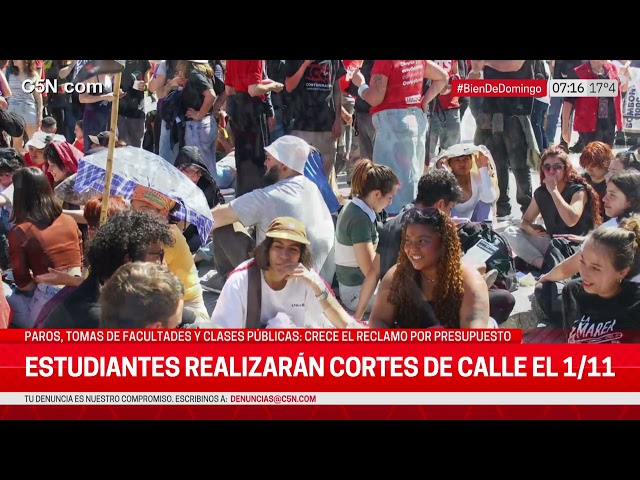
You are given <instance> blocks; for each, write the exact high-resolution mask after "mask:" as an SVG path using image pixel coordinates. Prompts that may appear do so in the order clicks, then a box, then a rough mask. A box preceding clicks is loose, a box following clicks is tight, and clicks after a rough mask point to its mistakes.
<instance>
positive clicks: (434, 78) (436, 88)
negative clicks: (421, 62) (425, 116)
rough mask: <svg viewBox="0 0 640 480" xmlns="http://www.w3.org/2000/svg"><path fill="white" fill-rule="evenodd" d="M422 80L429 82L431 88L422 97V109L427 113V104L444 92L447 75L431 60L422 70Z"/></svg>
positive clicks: (447, 79)
mask: <svg viewBox="0 0 640 480" xmlns="http://www.w3.org/2000/svg"><path fill="white" fill-rule="evenodd" d="M424 78H426V79H427V80H431V86H430V87H429V89H428V90H427V92H426V93H425V94H424V97H422V109H423V110H424V111H425V112H427V111H428V110H429V103H430V102H431V100H433V99H434V98H436V97H437V96H438V94H439V93H440V92H441V91H442V90H444V88H445V87H446V86H447V84H448V83H449V74H448V73H447V72H446V70H445V69H444V68H442V67H441V66H440V65H438V64H437V63H435V62H433V61H432V60H427V61H426V64H425V69H424Z"/></svg>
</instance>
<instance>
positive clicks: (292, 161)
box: [264, 135, 311, 174]
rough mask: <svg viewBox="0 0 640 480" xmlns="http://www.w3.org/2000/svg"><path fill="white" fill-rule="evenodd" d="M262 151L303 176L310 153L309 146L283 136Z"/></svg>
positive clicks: (296, 138) (297, 139) (293, 138)
mask: <svg viewBox="0 0 640 480" xmlns="http://www.w3.org/2000/svg"><path fill="white" fill-rule="evenodd" d="M264 149H265V150H266V152H267V153H268V154H270V155H271V156H272V157H273V158H275V159H276V160H278V161H279V162H280V163H282V164H283V165H286V166H287V167H289V168H290V169H291V170H294V171H296V172H298V173H300V174H304V166H305V164H306V163H307V159H308V158H309V154H310V153H311V146H310V145H309V144H308V143H307V142H305V141H304V140H303V139H301V138H299V137H294V136H293V135H284V136H282V137H280V138H278V139H277V140H276V141H275V142H273V143H272V144H271V145H269V146H268V147H264Z"/></svg>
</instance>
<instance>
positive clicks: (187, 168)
mask: <svg viewBox="0 0 640 480" xmlns="http://www.w3.org/2000/svg"><path fill="white" fill-rule="evenodd" d="M175 167H176V168H177V169H178V170H180V171H181V172H182V173H183V174H184V175H186V176H187V177H188V178H189V180H191V181H192V182H193V183H195V184H196V185H197V186H198V188H200V190H202V193H204V196H205V198H206V199H207V203H208V204H209V208H215V207H216V206H218V205H219V204H222V203H225V199H224V196H223V195H222V192H221V191H220V188H219V187H218V184H217V183H216V180H215V179H214V178H213V177H212V176H211V173H210V172H209V169H208V168H207V166H206V165H205V164H204V162H203V161H202V156H201V155H200V151H199V150H198V147H193V146H192V147H182V149H181V150H180V152H179V153H178V157H177V158H176V163H175ZM182 234H183V235H184V238H185V239H186V240H187V243H188V244H189V250H190V251H191V253H192V254H193V255H194V256H193V260H194V262H196V263H198V262H200V261H202V260H207V261H211V260H213V243H212V242H208V243H207V244H206V245H202V242H201V240H200V235H199V234H198V229H197V228H196V226H195V225H187V227H186V228H185V229H184V230H183V231H182Z"/></svg>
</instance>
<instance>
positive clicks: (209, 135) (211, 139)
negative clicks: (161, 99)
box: [184, 115, 218, 181]
mask: <svg viewBox="0 0 640 480" xmlns="http://www.w3.org/2000/svg"><path fill="white" fill-rule="evenodd" d="M217 141H218V125H217V124H216V120H215V118H213V117H212V116H211V115H208V116H206V117H204V118H203V119H202V120H187V122H186V126H185V132H184V145H185V146H186V147H198V150H199V151H200V155H201V156H202V161H203V162H204V164H205V165H206V166H207V168H208V169H209V171H210V172H211V174H212V175H214V173H215V171H216V142H217ZM216 181H218V179H217V178H216Z"/></svg>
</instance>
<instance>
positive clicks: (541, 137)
mask: <svg viewBox="0 0 640 480" xmlns="http://www.w3.org/2000/svg"><path fill="white" fill-rule="evenodd" d="M548 109H549V105H547V104H546V103H544V102H539V101H538V100H535V99H534V100H533V112H531V125H532V126H533V134H534V135H535V136H536V143H537V144H538V150H540V153H542V152H544V150H545V149H546V148H547V147H548V146H549V140H548V138H547V132H546V131H545V129H544V117H545V116H546V114H547V110H548ZM554 133H555V132H554Z"/></svg>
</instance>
